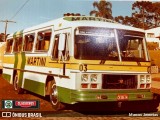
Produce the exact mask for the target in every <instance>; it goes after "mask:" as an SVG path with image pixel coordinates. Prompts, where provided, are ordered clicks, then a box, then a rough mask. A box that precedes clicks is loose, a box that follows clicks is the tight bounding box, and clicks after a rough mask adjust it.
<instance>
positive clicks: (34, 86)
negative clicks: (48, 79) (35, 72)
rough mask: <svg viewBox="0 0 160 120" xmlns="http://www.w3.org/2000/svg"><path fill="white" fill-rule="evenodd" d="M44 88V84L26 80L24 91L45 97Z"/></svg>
mask: <svg viewBox="0 0 160 120" xmlns="http://www.w3.org/2000/svg"><path fill="white" fill-rule="evenodd" d="M44 87H45V84H44V83H41V82H37V81H35V80H30V79H25V81H24V89H26V90H29V91H31V92H33V93H36V94H39V95H42V96H44Z"/></svg>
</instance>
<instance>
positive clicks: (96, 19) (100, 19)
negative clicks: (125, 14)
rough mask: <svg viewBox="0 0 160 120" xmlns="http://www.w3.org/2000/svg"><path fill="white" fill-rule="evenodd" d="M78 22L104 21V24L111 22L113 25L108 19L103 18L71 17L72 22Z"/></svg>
mask: <svg viewBox="0 0 160 120" xmlns="http://www.w3.org/2000/svg"><path fill="white" fill-rule="evenodd" d="M80 20H93V21H104V22H111V23H115V21H112V20H110V19H103V18H94V17H72V21H80Z"/></svg>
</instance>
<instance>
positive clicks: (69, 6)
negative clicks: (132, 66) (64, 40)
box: [0, 0, 134, 34]
mask: <svg viewBox="0 0 160 120" xmlns="http://www.w3.org/2000/svg"><path fill="white" fill-rule="evenodd" d="M26 1H27V2H26ZM94 1H96V0H0V20H12V21H15V22H16V23H8V27H7V33H8V34H10V33H14V32H16V31H19V30H22V29H25V28H28V27H31V26H34V25H38V24H40V23H44V22H47V21H50V20H53V19H57V18H60V17H63V14H64V13H80V14H82V15H89V13H90V11H91V10H94V7H93V5H92V4H93V2H94ZM25 2H26V4H25V5H24V3H25ZM109 2H111V3H112V15H113V16H114V17H115V16H120V15H122V16H131V13H132V10H131V8H132V4H133V3H134V1H122V0H117V1H115V0H114V1H113V0H110V1H109ZM23 5H24V7H22V6H23ZM19 10H20V11H19ZM18 11H19V12H18ZM4 30H5V23H3V22H0V33H2V32H4Z"/></svg>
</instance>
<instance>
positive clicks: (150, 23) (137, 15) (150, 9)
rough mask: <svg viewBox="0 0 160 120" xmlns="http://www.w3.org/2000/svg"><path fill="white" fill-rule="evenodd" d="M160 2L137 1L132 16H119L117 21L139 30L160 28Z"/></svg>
mask: <svg viewBox="0 0 160 120" xmlns="http://www.w3.org/2000/svg"><path fill="white" fill-rule="evenodd" d="M159 6H160V2H149V1H136V2H135V3H133V5H132V10H133V12H132V16H131V17H128V16H125V17H123V16H117V17H115V21H117V22H119V23H122V24H125V25H130V26H133V27H137V28H142V29H149V28H154V27H158V26H160V7H159Z"/></svg>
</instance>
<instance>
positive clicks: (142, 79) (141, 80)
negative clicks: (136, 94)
mask: <svg viewBox="0 0 160 120" xmlns="http://www.w3.org/2000/svg"><path fill="white" fill-rule="evenodd" d="M140 82H141V83H143V82H145V76H144V75H140Z"/></svg>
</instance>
